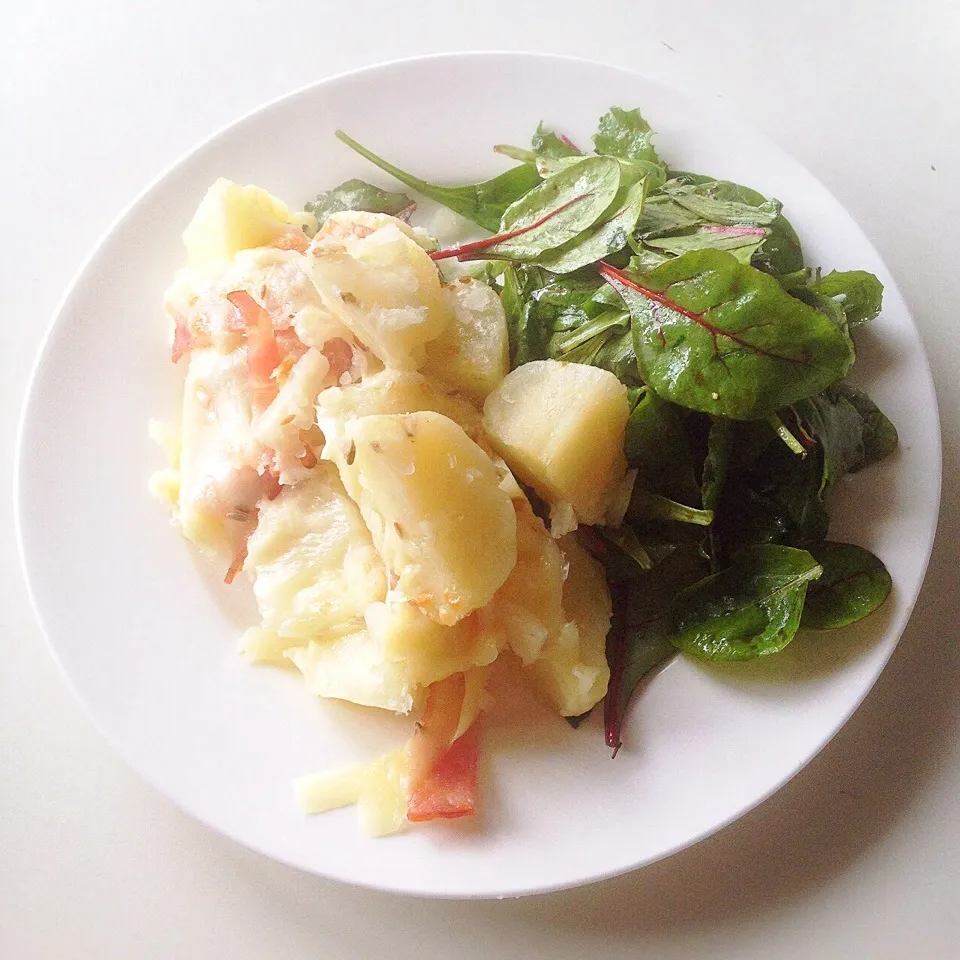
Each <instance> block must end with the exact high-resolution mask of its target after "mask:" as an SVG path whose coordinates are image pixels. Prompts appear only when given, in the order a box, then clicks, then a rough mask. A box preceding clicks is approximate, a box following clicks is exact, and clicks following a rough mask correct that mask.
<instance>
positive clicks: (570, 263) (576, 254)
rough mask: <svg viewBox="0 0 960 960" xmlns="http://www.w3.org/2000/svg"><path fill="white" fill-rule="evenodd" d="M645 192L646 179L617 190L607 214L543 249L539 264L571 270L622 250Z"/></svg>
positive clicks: (561, 270) (552, 268) (553, 269)
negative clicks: (591, 224)
mask: <svg viewBox="0 0 960 960" xmlns="http://www.w3.org/2000/svg"><path fill="white" fill-rule="evenodd" d="M645 194H646V180H639V181H637V182H636V183H632V184H630V185H629V186H628V187H627V188H626V190H621V191H620V193H619V194H618V195H617V197H616V199H615V200H614V203H613V206H614V212H613V213H612V214H611V215H610V216H609V217H607V218H606V219H604V220H603V221H602V222H600V223H596V224H594V225H593V226H591V227H588V228H587V229H586V230H584V231H583V232H581V233H579V234H578V235H577V236H576V237H574V238H573V239H572V240H569V241H568V242H567V243H565V244H564V245H563V246H562V247H558V248H557V249H555V250H550V251H548V252H547V253H545V254H544V255H543V256H542V257H540V260H539V263H540V265H541V266H543V267H545V268H546V269H547V270H549V271H551V272H552V273H572V272H573V271H574V270H579V269H580V268H581V267H585V266H587V265H588V264H591V263H595V262H596V261H597V260H603V259H604V258H605V257H609V256H610V255H611V254H614V253H617V252H618V251H620V250H622V249H623V248H624V247H625V246H626V245H627V237H629V236H630V234H631V233H632V232H633V229H634V227H635V226H636V225H637V220H638V219H639V218H640V211H641V210H642V209H643V200H644V196H645Z"/></svg>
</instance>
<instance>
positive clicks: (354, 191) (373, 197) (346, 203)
mask: <svg viewBox="0 0 960 960" xmlns="http://www.w3.org/2000/svg"><path fill="white" fill-rule="evenodd" d="M416 206H417V204H416V202H415V201H413V200H411V199H410V198H409V197H408V196H407V195H406V194H405V193H388V192H387V191H386V190H381V189H380V188H379V187H375V186H373V184H371V183H366V182H365V181H363V180H347V181H346V182H344V183H341V184H340V186H339V187H334V188H333V189H332V190H328V191H327V192H326V193H318V194H317V195H316V196H315V197H314V198H313V199H312V200H311V201H310V202H309V203H307V204H304V207H303V209H304V210H306V211H307V212H308V213H312V214H313V215H314V216H315V217H316V218H317V220H318V221H319V223H320V224H323V222H324V221H325V220H326V219H327V217H329V216H330V214H331V213H340V212H342V211H344V210H364V211H366V212H367V213H388V214H390V216H392V217H400V218H401V219H402V220H409V219H410V214H411V213H413V211H414V209H415V208H416Z"/></svg>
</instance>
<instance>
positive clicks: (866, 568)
mask: <svg viewBox="0 0 960 960" xmlns="http://www.w3.org/2000/svg"><path fill="white" fill-rule="evenodd" d="M810 553H811V554H812V555H813V557H814V559H815V560H816V561H817V563H819V564H820V566H822V567H823V576H822V577H821V578H820V579H819V580H818V581H817V582H816V583H813V584H811V585H810V588H809V590H808V591H807V601H806V603H805V605H804V608H803V616H802V617H801V620H800V626H802V627H811V628H813V629H814V630H831V629H834V628H835V627H845V626H846V625H847V624H849V623H856V621H857V620H862V619H863V618H864V617H865V616H867V615H868V614H870V613H872V612H873V611H874V610H876V609H877V607H879V606H880V605H881V604H882V603H883V601H884V600H886V599H887V597H888V596H889V594H890V588H891V587H892V585H893V583H892V581H891V579H890V574H889V573H888V572H887V568H886V567H885V566H884V565H883V563H882V561H881V560H879V559H878V558H877V557H875V556H874V555H873V554H872V553H870V551H869V550H864V549H863V547H857V546H854V545H853V544H850V543H830V542H827V543H818V544H816V545H815V546H812V547H810Z"/></svg>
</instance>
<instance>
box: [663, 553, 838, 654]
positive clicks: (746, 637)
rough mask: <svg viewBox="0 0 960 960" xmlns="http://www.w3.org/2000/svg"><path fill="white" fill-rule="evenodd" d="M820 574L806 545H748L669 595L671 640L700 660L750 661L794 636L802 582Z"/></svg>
mask: <svg viewBox="0 0 960 960" xmlns="http://www.w3.org/2000/svg"><path fill="white" fill-rule="evenodd" d="M821 573H822V569H821V567H820V566H819V565H818V564H817V562H816V560H814V558H813V557H812V556H811V555H810V554H809V553H808V552H807V551H806V550H796V549H794V548H792V547H781V546H773V545H763V546H755V547H748V548H747V549H745V550H743V551H741V552H740V554H738V556H737V558H736V560H735V562H734V564H733V565H731V566H730V567H727V568H726V569H725V570H722V571H721V572H720V573H715V574H712V575H711V576H709V577H707V578H706V579H704V580H701V581H700V582H699V583H696V584H694V585H693V586H692V587H688V588H687V589H686V590H684V591H683V592H682V593H680V594H679V595H678V596H677V598H676V599H675V600H674V602H673V605H672V609H671V616H672V624H671V626H672V634H671V639H672V642H673V643H674V645H675V646H676V647H678V648H679V649H680V650H683V651H685V652H687V653H691V654H693V655H694V656H697V657H700V658H702V659H705V660H719V661H724V660H752V659H754V658H755V657H762V656H767V655H769V654H772V653H777V652H778V651H780V650H782V649H783V648H784V647H785V646H786V645H787V644H788V643H789V642H790V641H791V640H792V639H793V637H794V635H795V634H796V632H797V627H798V626H799V624H800V615H801V611H802V609H803V601H804V597H805V595H806V590H807V584H808V583H810V582H811V581H813V580H816V579H817V577H819V576H820V574H821Z"/></svg>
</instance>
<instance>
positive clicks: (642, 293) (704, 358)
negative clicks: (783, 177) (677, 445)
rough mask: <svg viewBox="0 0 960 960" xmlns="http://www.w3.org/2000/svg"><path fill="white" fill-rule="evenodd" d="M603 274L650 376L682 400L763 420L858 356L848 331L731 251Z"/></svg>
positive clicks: (673, 398)
mask: <svg viewBox="0 0 960 960" xmlns="http://www.w3.org/2000/svg"><path fill="white" fill-rule="evenodd" d="M600 272H601V274H602V275H603V276H604V277H605V278H606V279H607V280H608V281H609V282H610V284H611V285H612V286H613V287H614V288H615V289H616V290H617V292H618V293H620V295H621V296H622V297H623V299H624V302H625V303H626V304H627V307H628V308H629V309H630V315H631V317H632V320H633V340H634V349H635V351H636V354H637V362H638V364H639V367H640V373H641V375H642V376H643V379H644V380H645V381H646V382H647V383H649V384H650V385H651V386H652V387H653V388H654V389H655V390H656V391H657V392H658V393H659V394H660V395H661V396H662V397H664V398H665V399H668V400H671V401H672V402H674V403H678V404H680V405H681V406H685V407H689V408H691V409H693V410H702V411H703V412H705V413H711V414H714V415H719V416H725V417H731V418H734V419H741V420H750V419H759V418H761V417H766V416H768V415H769V414H771V413H775V412H776V411H777V410H778V409H779V408H781V407H784V406H787V405H788V404H790V403H793V402H795V401H797V400H800V399H802V398H804V397H807V396H811V395H812V394H814V393H816V392H817V391H819V390H822V389H823V388H824V387H826V386H827V385H829V384H830V383H833V382H834V381H836V380H839V379H840V378H841V377H842V376H844V375H845V374H846V372H847V371H848V370H849V369H850V367H851V365H852V364H853V360H854V348H853V343H852V342H851V340H850V338H849V337H848V336H847V335H846V334H845V333H844V332H843V331H841V330H838V329H837V328H836V326H834V324H833V323H832V322H831V321H830V320H829V319H828V318H827V317H825V316H824V315H823V314H822V313H819V312H818V311H816V310H814V309H812V308H811V307H808V306H806V305H805V304H803V303H801V302H800V301H799V300H796V299H795V298H793V297H791V296H790V295H789V294H788V293H786V292H785V291H784V290H783V289H782V288H781V287H780V285H779V284H778V283H777V282H776V280H774V279H773V278H772V277H769V276H767V275H766V274H764V273H761V272H760V271H759V270H755V269H754V268H753V267H749V266H746V265H744V264H742V263H740V262H739V261H738V260H737V259H736V257H734V256H733V255H731V254H729V253H726V252H723V251H720V250H698V251H694V252H691V253H686V254H684V255H683V256H681V257H677V258H676V259H675V260H670V261H669V262H668V263H665V264H663V266H661V267H657V269H656V270H653V271H651V272H650V273H649V274H646V275H643V276H641V277H637V278H635V277H632V276H629V275H627V274H625V273H623V272H622V271H619V270H615V269H613V268H610V267H609V266H606V265H604V266H601V268H600Z"/></svg>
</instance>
